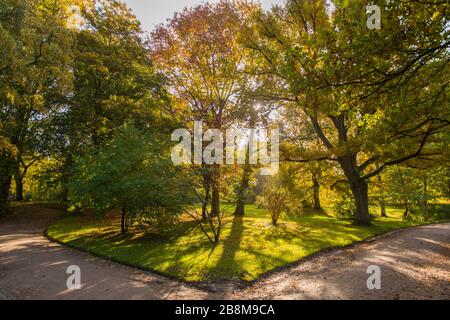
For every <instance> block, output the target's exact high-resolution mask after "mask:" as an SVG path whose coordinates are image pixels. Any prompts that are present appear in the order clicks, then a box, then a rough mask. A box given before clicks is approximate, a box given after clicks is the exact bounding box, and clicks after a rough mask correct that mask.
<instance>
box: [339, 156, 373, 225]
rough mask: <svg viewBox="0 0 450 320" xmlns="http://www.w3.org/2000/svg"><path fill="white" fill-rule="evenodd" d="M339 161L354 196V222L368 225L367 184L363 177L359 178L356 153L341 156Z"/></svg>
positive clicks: (369, 223)
mask: <svg viewBox="0 0 450 320" xmlns="http://www.w3.org/2000/svg"><path fill="white" fill-rule="evenodd" d="M339 163H340V164H341V167H342V169H343V171H344V173H345V175H346V177H347V179H348V182H349V184H350V190H351V191H352V194H353V197H354V198H355V207H356V212H355V219H354V220H355V221H354V222H355V224H356V225H362V226H370V225H371V222H370V215H369V186H368V184H367V182H366V181H365V180H364V179H361V177H360V173H359V170H358V164H357V162H356V155H353V156H347V157H344V158H341V159H340V161H339Z"/></svg>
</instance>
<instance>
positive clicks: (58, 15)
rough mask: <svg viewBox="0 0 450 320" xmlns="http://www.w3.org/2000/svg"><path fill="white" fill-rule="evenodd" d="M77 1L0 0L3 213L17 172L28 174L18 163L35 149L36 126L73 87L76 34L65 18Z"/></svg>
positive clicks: (0, 128) (1, 198) (0, 207)
mask: <svg viewBox="0 0 450 320" xmlns="http://www.w3.org/2000/svg"><path fill="white" fill-rule="evenodd" d="M73 3H76V2H75V1H57V2H55V1H48V0H39V1H28V0H6V1H2V2H1V3H0V42H1V43H2V48H1V56H2V59H1V61H0V105H1V109H0V121H1V125H0V130H1V131H0V134H1V136H2V137H1V139H0V140H1V141H2V150H1V153H0V157H1V159H0V165H1V172H2V173H1V178H0V179H1V181H0V183H1V187H0V191H1V194H0V203H1V205H0V214H2V213H4V212H5V211H6V204H7V202H8V195H9V192H10V185H11V180H12V176H13V175H14V174H15V175H16V176H17V180H18V182H20V181H21V179H20V178H21V177H20V176H21V175H23V173H24V172H23V171H22V172H19V167H20V165H21V162H23V159H24V158H25V157H26V156H27V155H28V154H30V153H31V151H30V147H31V144H30V143H29V140H30V137H32V136H33V134H34V131H33V128H34V127H36V126H37V125H39V123H40V122H41V121H45V120H46V118H47V117H48V112H49V110H50V108H51V106H52V103H53V100H52V98H53V97H54V96H57V95H62V94H64V93H67V92H68V90H69V88H70V83H71V72H70V70H69V63H70V47H71V39H72V38H71V32H70V31H69V30H68V29H67V28H66V19H67V9H68V6H69V5H70V4H73ZM19 190H20V183H19ZM19 198H20V194H19Z"/></svg>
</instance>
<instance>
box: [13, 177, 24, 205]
mask: <svg viewBox="0 0 450 320" xmlns="http://www.w3.org/2000/svg"><path fill="white" fill-rule="evenodd" d="M14 181H15V183H16V201H17V202H22V201H23V176H22V175H21V174H20V173H16V174H15V175H14Z"/></svg>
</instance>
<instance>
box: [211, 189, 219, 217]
mask: <svg viewBox="0 0 450 320" xmlns="http://www.w3.org/2000/svg"><path fill="white" fill-rule="evenodd" d="M211 215H213V216H218V215H220V191H219V186H218V185H217V183H216V182H214V183H213V185H212V197H211Z"/></svg>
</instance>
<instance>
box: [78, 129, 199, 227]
mask: <svg viewBox="0 0 450 320" xmlns="http://www.w3.org/2000/svg"><path fill="white" fill-rule="evenodd" d="M168 150H169V148H168V144H167V142H165V141H164V136H163V137H156V136H149V135H147V134H145V133H144V132H141V131H139V130H138V129H136V128H134V127H133V126H131V125H125V126H124V127H122V128H120V129H119V130H117V131H116V132H115V133H114V135H113V138H112V140H111V141H109V142H108V143H107V144H105V145H104V147H102V148H101V149H100V151H99V152H91V153H88V154H87V155H85V156H83V157H80V158H78V159H77V160H76V162H75V167H74V172H73V178H72V180H71V182H70V184H69V190H70V200H71V201H72V202H73V203H74V204H75V205H79V206H83V207H88V208H94V209H96V210H97V211H98V212H99V213H102V214H104V213H105V212H106V211H108V210H113V209H120V211H121V234H122V235H124V234H126V232H127V231H128V228H129V225H130V220H131V219H132V218H133V217H135V216H136V215H139V214H143V213H145V212H150V213H151V212H152V211H153V212H155V211H156V212H157V213H160V214H161V213H164V214H166V215H167V214H168V215H169V216H170V215H177V214H179V213H180V212H181V210H182V209H181V208H182V207H183V206H185V205H186V204H189V203H192V199H193V198H192V195H191V194H192V192H189V190H188V189H181V188H182V186H184V185H185V184H184V183H183V182H182V180H183V179H186V177H185V176H184V175H181V174H180V172H178V171H177V170H178V169H177V168H175V167H174V166H173V164H172V162H171V158H170V154H169V152H168Z"/></svg>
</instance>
